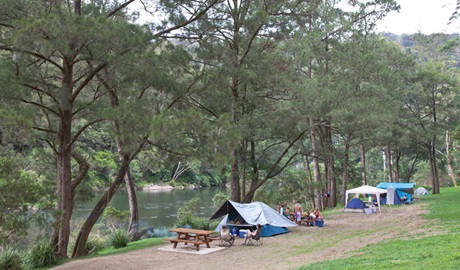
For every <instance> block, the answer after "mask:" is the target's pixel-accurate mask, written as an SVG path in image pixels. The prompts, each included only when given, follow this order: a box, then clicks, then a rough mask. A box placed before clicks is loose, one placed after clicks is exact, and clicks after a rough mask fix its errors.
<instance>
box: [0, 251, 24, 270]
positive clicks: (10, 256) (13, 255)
mask: <svg viewBox="0 0 460 270" xmlns="http://www.w3.org/2000/svg"><path fill="white" fill-rule="evenodd" d="M22 257H23V254H22V252H20V251H18V250H17V249H14V248H11V247H7V248H5V249H4V250H2V251H0V269H5V270H21V269H23V268H22V261H21V260H22Z"/></svg>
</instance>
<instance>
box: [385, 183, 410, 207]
mask: <svg viewBox="0 0 460 270" xmlns="http://www.w3.org/2000/svg"><path fill="white" fill-rule="evenodd" d="M414 186H415V183H390V182H380V183H379V184H378V185H377V187H378V188H382V189H388V187H393V188H394V189H395V190H396V193H397V196H398V197H399V198H402V197H404V195H406V196H407V202H408V203H410V202H411V200H412V195H413V194H414ZM395 196H396V194H395ZM395 204H397V203H395Z"/></svg>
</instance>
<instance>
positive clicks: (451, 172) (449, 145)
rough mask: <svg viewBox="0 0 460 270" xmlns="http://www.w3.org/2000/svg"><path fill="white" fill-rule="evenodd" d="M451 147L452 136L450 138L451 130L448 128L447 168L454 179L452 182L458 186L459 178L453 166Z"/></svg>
mask: <svg viewBox="0 0 460 270" xmlns="http://www.w3.org/2000/svg"><path fill="white" fill-rule="evenodd" d="M450 147H451V138H450V131H449V130H446V161H447V170H448V171H449V176H450V179H452V183H453V184H454V186H455V187H457V180H456V179H455V172H454V169H453V168H452V160H451V156H450Z"/></svg>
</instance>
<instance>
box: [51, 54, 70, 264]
mask: <svg viewBox="0 0 460 270" xmlns="http://www.w3.org/2000/svg"><path fill="white" fill-rule="evenodd" d="M65 60H67V59H65ZM71 62H72V61H65V63H64V65H63V66H64V71H63V80H62V89H61V92H62V95H61V100H60V108H59V110H60V123H59V131H58V142H59V146H58V153H57V187H58V203H57V208H56V210H57V211H58V215H59V216H58V218H57V220H56V225H55V230H57V231H56V232H54V233H53V241H57V242H54V243H53V244H55V245H56V246H57V254H58V256H60V257H62V258H67V246H68V245H69V238H70V219H71V217H72V209H73V201H72V167H71V161H72V116H73V113H72V103H71V96H72V89H73V81H72V74H73V68H72V64H71ZM56 236H57V237H56Z"/></svg>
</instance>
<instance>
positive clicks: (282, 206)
mask: <svg viewBox="0 0 460 270" xmlns="http://www.w3.org/2000/svg"><path fill="white" fill-rule="evenodd" d="M280 214H281V215H282V216H284V204H282V205H281V208H280Z"/></svg>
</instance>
